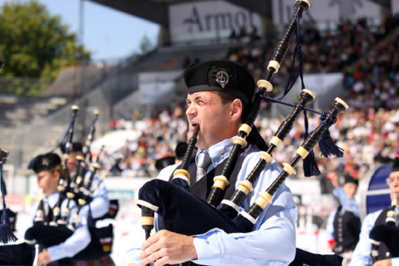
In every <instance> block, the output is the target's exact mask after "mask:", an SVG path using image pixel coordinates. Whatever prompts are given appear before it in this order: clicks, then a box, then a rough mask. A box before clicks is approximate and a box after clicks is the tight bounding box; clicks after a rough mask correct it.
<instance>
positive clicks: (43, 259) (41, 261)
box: [37, 251, 51, 266]
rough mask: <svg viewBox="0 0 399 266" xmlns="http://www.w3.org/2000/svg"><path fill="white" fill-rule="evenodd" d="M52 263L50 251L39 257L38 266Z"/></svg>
mask: <svg viewBox="0 0 399 266" xmlns="http://www.w3.org/2000/svg"><path fill="white" fill-rule="evenodd" d="M50 262H51V258H50V253H48V251H45V252H40V253H39V255H38V256H37V266H42V265H43V264H48V263H50Z"/></svg>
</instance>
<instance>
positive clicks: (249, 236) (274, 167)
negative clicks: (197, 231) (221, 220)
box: [193, 155, 297, 266]
mask: <svg viewBox="0 0 399 266" xmlns="http://www.w3.org/2000/svg"><path fill="white" fill-rule="evenodd" d="M258 159H259V157H258V156H257V155H254V156H253V155H250V156H249V157H247V158H246V160H245V161H244V164H243V167H242V169H241V173H240V174H239V179H240V180H244V179H245V177H246V176H247V175H248V174H249V171H252V169H253V168H254V166H255V165H254V164H256V163H257V162H258ZM280 172H281V168H280V167H279V166H278V164H277V163H272V164H268V165H267V166H266V167H265V168H264V169H263V170H262V173H261V176H260V177H259V178H258V181H257V182H256V183H257V184H255V185H254V187H255V189H254V192H252V193H250V194H251V195H248V196H249V197H247V198H246V200H245V203H244V209H245V210H248V208H249V205H250V204H251V205H252V203H253V202H254V201H255V200H256V198H257V195H258V194H259V192H262V191H265V190H266V188H267V187H268V186H269V185H270V184H271V182H273V181H274V180H275V179H276V178H277V176H278V175H279V173H280ZM237 183H238V182H237ZM272 201H273V203H272V204H271V205H268V206H267V207H266V209H265V210H264V211H263V212H262V213H261V215H260V217H259V218H258V220H257V222H256V223H255V225H254V231H252V232H249V233H233V234H227V233H225V232H224V231H222V230H220V229H216V228H215V229H212V230H210V231H208V232H207V233H205V234H201V235H197V236H195V238H194V245H195V248H196V250H197V253H198V260H195V261H193V262H195V263H198V264H205V265H251V266H252V265H288V264H289V263H290V262H291V261H292V260H293V259H294V257H295V249H296V239H295V219H296V216H297V208H296V205H295V203H294V201H293V199H292V194H291V192H290V190H289V188H288V187H286V186H285V185H284V184H282V185H281V186H280V188H279V189H278V190H277V192H276V193H275V194H274V196H273V199H272Z"/></svg>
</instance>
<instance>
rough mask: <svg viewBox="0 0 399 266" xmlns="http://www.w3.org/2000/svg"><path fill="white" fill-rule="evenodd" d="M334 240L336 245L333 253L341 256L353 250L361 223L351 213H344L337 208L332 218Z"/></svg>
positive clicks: (341, 209)
mask: <svg viewBox="0 0 399 266" xmlns="http://www.w3.org/2000/svg"><path fill="white" fill-rule="evenodd" d="M333 225H334V240H335V242H336V243H337V244H336V246H335V247H334V253H336V254H341V253H343V252H346V251H350V250H354V249H355V247H356V244H357V242H358V241H359V234H360V228H361V223H360V219H359V218H358V217H356V216H355V215H354V214H353V212H350V211H346V210H345V209H343V208H342V206H339V207H338V209H337V213H336V214H335V218H334V223H333Z"/></svg>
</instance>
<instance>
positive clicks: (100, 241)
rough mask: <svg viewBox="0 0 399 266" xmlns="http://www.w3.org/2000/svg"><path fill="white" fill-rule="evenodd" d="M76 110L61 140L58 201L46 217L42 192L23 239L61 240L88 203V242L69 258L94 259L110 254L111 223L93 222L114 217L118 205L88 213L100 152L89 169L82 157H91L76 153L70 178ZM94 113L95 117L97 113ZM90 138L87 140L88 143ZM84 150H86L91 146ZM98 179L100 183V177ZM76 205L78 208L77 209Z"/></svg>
mask: <svg viewBox="0 0 399 266" xmlns="http://www.w3.org/2000/svg"><path fill="white" fill-rule="evenodd" d="M77 110H78V107H77V106H73V107H72V111H73V114H72V122H71V123H70V125H69V127H68V130H67V134H66V135H65V136H66V137H64V139H66V142H64V141H61V144H62V145H64V147H65V149H61V150H62V151H63V159H64V160H63V163H62V170H63V171H62V177H61V178H60V182H59V185H58V187H57V189H58V191H59V198H58V201H57V203H56V205H55V207H54V208H53V209H52V211H50V215H48V216H46V215H45V213H46V211H45V209H44V208H45V205H46V204H44V202H43V195H42V194H41V196H40V202H39V207H38V210H37V212H36V216H35V219H34V224H33V226H32V227H31V228H29V229H28V230H27V231H26V233H25V240H26V241H27V242H29V243H39V244H41V245H42V246H43V247H44V248H48V247H51V246H54V245H57V244H60V243H62V242H64V241H65V240H66V239H68V238H69V237H70V236H71V235H72V234H73V233H74V231H75V230H77V229H78V228H79V226H80V225H79V220H80V212H81V210H82V208H83V207H84V206H88V211H87V213H85V214H87V217H84V218H87V225H88V230H89V233H90V237H91V242H90V243H89V245H88V246H87V247H85V248H84V249H83V250H82V251H80V252H79V253H78V254H76V255H75V256H74V257H73V258H71V259H72V260H95V259H99V258H101V257H104V256H105V255H108V254H110V253H111V248H112V243H113V225H112V224H109V225H108V226H105V227H101V228H97V227H96V222H97V221H98V220H101V219H105V218H114V217H115V216H116V214H117V210H118V208H117V207H116V208H115V204H116V205H117V202H116V203H115V202H113V203H111V204H110V205H111V207H110V211H109V212H108V213H106V214H105V215H104V217H100V218H96V219H93V217H92V215H91V208H90V202H91V201H92V200H93V194H94V193H95V191H96V189H97V188H98V186H97V185H93V180H94V179H95V178H96V175H97V174H98V173H97V171H98V170H99V169H101V165H100V154H99V155H98V156H97V159H96V161H95V162H94V163H92V165H91V166H90V168H89V166H88V165H86V162H85V158H91V156H89V155H88V154H87V153H86V154H84V156H79V155H78V156H76V158H77V161H78V163H77V165H76V166H77V169H76V171H75V175H74V176H73V177H71V176H70V173H69V171H68V168H67V165H68V159H69V153H70V151H71V147H72V138H73V127H74V121H75V118H76V115H77ZM95 116H98V113H97V114H95ZM95 119H97V117H95ZM92 125H94V123H93V124H92ZM93 135H94V129H93V127H92V128H91V130H90V133H89V137H90V138H91V140H92V136H93ZM91 140H90V142H86V143H87V144H90V143H91ZM59 146H61V145H59ZM86 150H88V151H89V150H90V149H89V148H88V149H86ZM100 153H101V151H100ZM98 182H102V180H100V181H98ZM65 203H66V204H65ZM76 206H78V207H77V208H76ZM76 209H77V210H76ZM72 210H73V211H72Z"/></svg>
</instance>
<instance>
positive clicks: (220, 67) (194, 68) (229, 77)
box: [184, 60, 255, 104]
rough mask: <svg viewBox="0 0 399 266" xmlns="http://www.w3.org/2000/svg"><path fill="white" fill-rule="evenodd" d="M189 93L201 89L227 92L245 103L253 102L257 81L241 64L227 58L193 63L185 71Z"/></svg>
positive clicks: (185, 80)
mask: <svg viewBox="0 0 399 266" xmlns="http://www.w3.org/2000/svg"><path fill="white" fill-rule="evenodd" d="M184 82H185V84H186V86H187V89H188V93H194V92H199V91H221V92H227V93H229V94H232V95H234V96H235V97H237V98H239V99H241V101H242V102H243V103H244V104H249V103H251V102H252V98H253V96H254V93H255V81H254V78H253V77H252V75H251V74H250V73H249V72H248V71H247V70H246V69H245V68H244V67H243V66H241V65H239V64H237V63H234V62H231V61H225V60H215V61H206V62H201V63H194V64H191V65H190V66H189V67H187V68H186V70H185V71H184Z"/></svg>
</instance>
